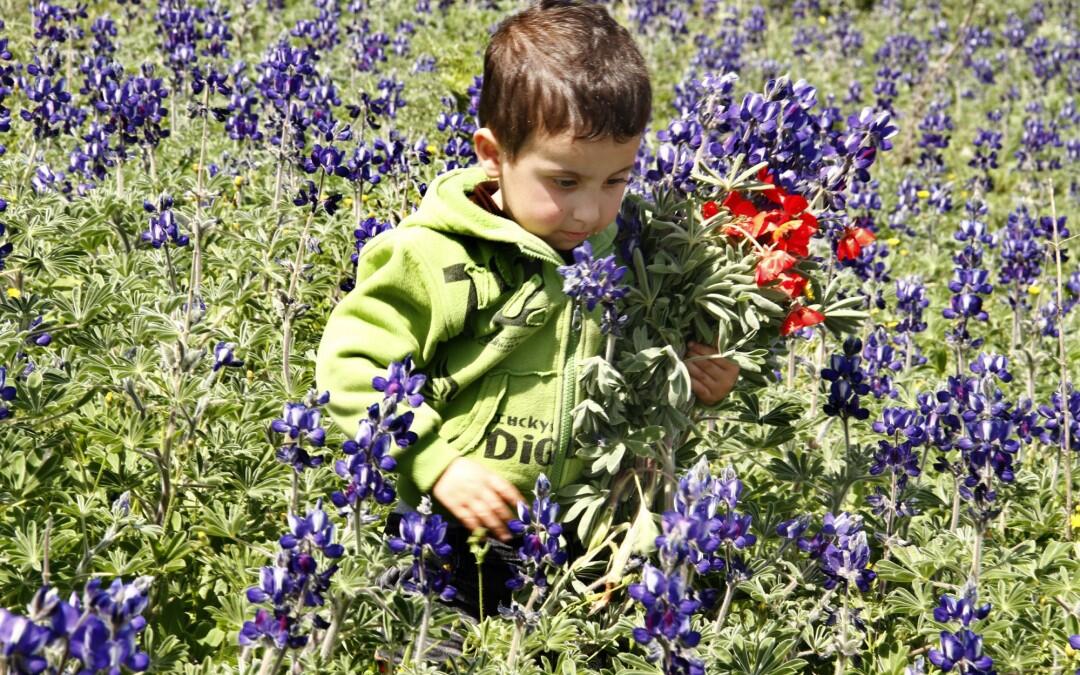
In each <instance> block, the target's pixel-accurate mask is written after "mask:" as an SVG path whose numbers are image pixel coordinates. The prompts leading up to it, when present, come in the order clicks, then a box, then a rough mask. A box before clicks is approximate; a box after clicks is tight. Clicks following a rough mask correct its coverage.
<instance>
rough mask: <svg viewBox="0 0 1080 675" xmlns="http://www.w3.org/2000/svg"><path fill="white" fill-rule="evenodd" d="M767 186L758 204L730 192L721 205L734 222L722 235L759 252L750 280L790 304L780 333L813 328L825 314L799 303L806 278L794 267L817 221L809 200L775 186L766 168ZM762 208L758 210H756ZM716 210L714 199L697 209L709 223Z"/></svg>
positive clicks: (761, 175)
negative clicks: (771, 290)
mask: <svg viewBox="0 0 1080 675" xmlns="http://www.w3.org/2000/svg"><path fill="white" fill-rule="evenodd" d="M757 178H758V180H759V181H760V182H761V183H763V184H764V185H763V187H765V189H763V190H761V191H760V192H759V193H758V194H760V197H761V198H760V199H758V200H757V203H756V204H755V202H753V201H751V200H750V199H748V198H747V197H751V196H752V193H748V195H747V197H744V196H742V195H741V194H740V193H739V192H735V191H733V192H731V193H730V194H728V196H727V197H726V198H725V199H724V200H723V202H722V204H721V205H722V206H723V207H725V208H726V209H727V211H728V212H729V213H730V214H731V216H732V219H733V220H732V222H730V224H728V225H727V226H725V227H724V228H723V233H724V234H726V235H727V236H728V237H730V238H731V239H732V240H734V241H739V240H746V241H748V242H750V243H751V244H752V245H753V247H754V249H755V251H756V252H757V254H758V257H757V262H756V265H755V270H754V281H755V283H757V285H758V286H759V287H770V288H773V289H775V290H777V291H779V292H780V293H782V294H783V295H784V296H786V298H787V300H788V301H790V302H791V303H793V304H792V305H791V307H790V309H789V310H788V313H787V315H786V316H785V317H784V320H783V322H782V323H781V324H780V334H781V335H784V336H786V335H788V334H790V333H791V332H792V331H795V330H797V329H799V328H805V327H807V326H813V325H815V324H818V323H821V322H822V321H824V320H825V316H824V315H823V314H822V313H821V312H819V311H817V310H816V309H813V308H811V307H809V306H805V305H804V304H802V302H801V298H803V297H804V296H806V295H807V292H806V286H807V283H808V279H807V277H806V275H805V274H800V273H799V272H798V271H797V270H796V265H797V264H798V263H799V262H800V260H801V259H805V258H806V257H808V256H809V255H810V249H809V246H810V239H811V238H812V237H813V236H814V235H815V234H817V232H818V221H817V218H816V217H814V215H813V214H812V213H810V211H809V210H808V208H809V204H808V203H807V201H806V199H805V198H804V197H802V196H800V195H796V194H788V193H786V192H784V190H782V189H780V188H778V187H776V186H775V185H774V180H773V178H772V176H771V175H770V174H769V171H768V169H767V168H764V167H763V168H762V169H761V170H760V171H759V172H758V174H757ZM759 206H760V208H759ZM718 214H720V209H719V207H718V206H717V204H716V202H714V201H707V202H705V203H704V204H703V205H702V207H701V215H702V216H703V217H704V218H705V219H706V220H707V221H708V220H710V219H712V218H713V217H715V216H717V215H718Z"/></svg>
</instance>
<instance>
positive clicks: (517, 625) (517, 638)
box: [507, 586, 540, 672]
mask: <svg viewBox="0 0 1080 675" xmlns="http://www.w3.org/2000/svg"><path fill="white" fill-rule="evenodd" d="M539 597H540V589H539V588H538V587H536V586H533V589H532V593H530V594H529V599H528V601H527V602H526V603H525V613H526V614H528V613H529V612H531V611H532V607H533V605H534V604H536V600H537V599H538V598H539ZM524 637H525V619H524V618H523V617H519V618H518V619H516V620H515V621H514V638H513V640H512V641H511V642H510V656H509V657H507V664H508V665H509V667H510V672H514V671H515V669H516V668H517V662H518V652H519V651H520V650H521V640H522V639H523V638H524Z"/></svg>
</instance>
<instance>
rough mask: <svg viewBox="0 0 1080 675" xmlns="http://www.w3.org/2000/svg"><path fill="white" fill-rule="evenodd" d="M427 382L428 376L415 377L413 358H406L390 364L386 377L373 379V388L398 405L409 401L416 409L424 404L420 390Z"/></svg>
mask: <svg viewBox="0 0 1080 675" xmlns="http://www.w3.org/2000/svg"><path fill="white" fill-rule="evenodd" d="M425 382H427V376H426V375H423V374H419V373H417V374H415V375H414V374H413V362H412V356H406V357H405V358H404V359H402V360H401V361H400V362H394V363H391V364H390V369H389V372H387V374H386V377H381V376H376V377H375V378H373V379H372V381H371V386H372V387H373V388H374V389H375V391H381V392H383V393H384V394H385V395H386V398H387V399H393V400H394V401H395V402H397V403H400V402H401V401H402V400H408V402H409V405H410V406H412V407H414V408H415V407H417V406H419V405H420V404H422V403H423V402H424V396H423V395H422V394H421V393H420V390H421V389H423V387H424V383H425Z"/></svg>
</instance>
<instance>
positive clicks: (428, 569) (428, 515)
mask: <svg viewBox="0 0 1080 675" xmlns="http://www.w3.org/2000/svg"><path fill="white" fill-rule="evenodd" d="M399 534H400V536H397V537H390V538H388V539H387V541H386V544H387V546H389V547H390V550H391V551H393V552H394V553H398V554H400V553H404V552H406V551H408V552H409V554H410V555H412V557H413V560H412V566H411V567H410V568H409V572H408V574H407V575H406V576H405V579H404V581H403V582H402V586H403V587H404V588H405V589H406V590H408V591H411V592H413V593H417V594H420V595H424V596H428V597H431V596H435V595H437V596H439V597H440V598H442V599H443V600H450V599H452V598H453V597H454V596H455V595H456V594H457V590H456V589H455V588H454V587H453V586H451V585H450V584H449V579H450V573H449V571H448V570H447V569H446V568H445V567H443V565H442V561H443V559H445V558H446V557H447V556H448V555H450V551H451V548H450V544H447V543H446V541H445V539H446V521H445V520H444V519H443V517H442V516H440V515H439V514H437V513H432V512H431V498H430V497H428V496H427V495H424V496H423V497H422V499H421V502H420V506H419V507H418V508H417V510H416V511H410V512H408V513H406V514H405V515H404V517H402V519H401V528H400V530H399Z"/></svg>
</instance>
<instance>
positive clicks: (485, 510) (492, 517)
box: [473, 501, 506, 539]
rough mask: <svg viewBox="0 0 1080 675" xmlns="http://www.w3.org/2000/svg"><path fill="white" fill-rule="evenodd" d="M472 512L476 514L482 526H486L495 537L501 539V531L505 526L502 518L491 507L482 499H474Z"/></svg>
mask: <svg viewBox="0 0 1080 675" xmlns="http://www.w3.org/2000/svg"><path fill="white" fill-rule="evenodd" d="M473 513H474V514H476V517H477V519H478V520H479V521H480V525H481V526H482V527H486V528H487V529H488V531H490V532H491V533H492V534H494V535H495V536H496V537H498V538H500V539H502V537H503V532H504V531H505V530H506V528H505V527H504V526H503V523H502V520H500V519H499V516H498V515H497V514H496V513H495V511H493V510H492V509H491V507H490V506H489V505H488V504H487V502H484V501H476V502H474V504H473Z"/></svg>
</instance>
